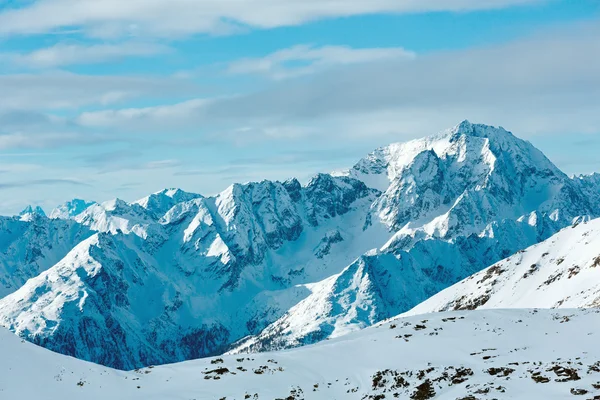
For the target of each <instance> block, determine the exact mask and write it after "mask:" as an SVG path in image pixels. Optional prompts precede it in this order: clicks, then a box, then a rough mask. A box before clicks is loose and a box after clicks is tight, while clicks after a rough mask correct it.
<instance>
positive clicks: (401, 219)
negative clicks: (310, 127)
mask: <svg viewBox="0 0 600 400" xmlns="http://www.w3.org/2000/svg"><path fill="white" fill-rule="evenodd" d="M597 184H600V182H597V181H596V180H595V179H592V178H591V177H585V178H582V177H574V178H570V177H568V176H566V175H565V174H564V173H562V172H561V171H560V170H558V169H557V168H556V167H555V166H554V165H553V164H552V163H551V162H550V161H549V160H548V159H547V158H546V157H545V156H544V155H543V154H542V153H541V152H539V151H538V150H537V149H535V148H534V147H533V146H532V145H531V144H530V143H528V142H526V141H523V140H520V139H518V138H516V137H515V136H514V135H512V134H511V133H509V132H507V131H506V130H504V129H502V128H494V127H489V126H485V125H476V124H471V123H469V122H466V121H465V122H462V123H461V124H459V125H457V126H456V127H454V128H452V129H449V130H447V131H445V132H442V133H441V134H437V135H434V136H432V137H429V138H425V139H420V140H415V141H411V142H408V143H404V144H393V145H390V146H387V147H385V148H382V149H379V150H376V151H375V152H373V153H371V154H370V155H368V156H367V157H366V158H364V159H363V160H360V161H359V162H358V163H357V164H356V165H355V166H354V167H353V168H351V169H349V170H347V171H345V172H344V173H342V174H318V175H316V176H315V177H314V178H313V179H311V180H310V181H309V182H308V183H307V184H305V185H301V184H300V182H298V181H297V180H295V179H290V180H288V181H285V182H271V181H262V182H254V183H248V184H234V185H232V186H230V187H229V188H228V189H226V190H225V191H223V192H222V193H220V194H218V195H216V196H211V197H204V196H201V195H197V194H191V193H186V192H183V191H181V190H176V189H168V190H165V191H162V192H158V193H155V194H153V195H150V196H149V197H146V198H144V199H141V200H138V201H136V202H133V203H128V202H125V201H123V200H118V199H116V200H112V201H109V202H104V203H101V204H93V205H91V206H89V207H87V208H86V209H85V210H84V211H83V212H81V213H79V214H77V215H75V216H71V217H70V218H69V219H68V220H67V222H69V223H72V224H74V226H78V227H79V229H81V232H90V234H89V235H87V236H86V235H84V236H85V237H82V238H81V240H80V241H79V242H77V243H75V244H73V246H72V247H71V250H70V251H69V252H67V253H65V254H64V256H63V257H64V258H63V259H62V260H60V259H59V260H56V262H55V264H54V265H48V266H46V265H44V266H43V267H41V266H40V268H38V269H37V270H36V272H37V274H39V275H38V276H35V275H31V274H30V273H29V272H27V274H25V275H27V276H28V278H32V279H30V280H29V281H28V282H27V283H25V284H24V285H23V286H22V287H20V289H19V290H16V291H15V292H14V293H12V294H10V295H8V296H6V297H4V298H3V299H1V300H0V323H1V324H2V325H3V326H5V327H8V328H9V329H11V330H12V331H14V332H17V333H18V334H19V335H21V336H22V337H24V338H27V339H28V340H30V341H33V342H35V343H38V344H41V345H43V346H45V347H47V348H49V349H52V350H55V351H57V352H61V353H64V354H68V355H72V356H75V357H78V358H82V359H85V360H89V361H94V362H98V363H102V364H105V365H108V366H112V367H115V368H120V369H130V368H137V367H142V366H145V365H149V364H164V363H172V362H177V361H182V360H188V359H192V358H198V357H205V356H211V355H214V354H219V353H222V352H224V351H228V350H229V351H247V350H252V351H257V350H260V351H264V350H270V349H279V348H289V347H295V346H299V345H302V344H309V343H314V342H317V341H320V340H324V339H328V338H333V337H336V336H341V335H343V334H346V333H349V332H351V331H354V330H357V329H361V328H364V327H367V326H370V325H373V324H376V323H378V322H379V321H381V320H383V319H387V318H390V317H393V316H395V315H397V314H400V313H402V312H405V311H408V310H409V309H411V308H412V307H414V306H416V305H417V304H418V303H420V302H422V301H424V300H426V299H427V298H428V297H430V296H432V295H434V294H436V293H438V292H439V291H441V290H443V289H445V288H447V287H449V286H451V285H453V284H455V283H456V282H458V281H460V280H462V279H464V278H465V277H467V276H469V275H472V274H473V273H476V272H478V271H480V270H482V269H483V268H485V267H487V266H489V265H491V264H493V263H495V262H497V261H499V260H502V259H504V258H506V257H508V256H510V255H511V254H513V253H515V252H516V251H519V250H521V249H524V248H526V247H529V246H531V245H533V244H535V243H538V242H540V241H543V240H545V239H547V238H549V237H550V236H552V235H553V234H554V233H556V232H557V231H558V230H560V229H562V228H564V227H565V226H569V225H571V224H573V222H574V221H585V220H586V219H589V218H591V217H596V216H600V209H598V207H597V205H598V203H597V202H596V201H595V199H596V198H598V197H599V196H598V195H597V194H598V193H600V185H597ZM594 193H596V194H594ZM48 221H59V220H49V219H47V218H46V219H40V224H48V223H49V222H48ZM63 222H64V221H63ZM15 255H16V256H17V259H16V260H15V261H13V262H15V265H18V261H19V260H18V255H17V254H15ZM4 279H7V278H4ZM23 283H24V282H23ZM23 283H21V284H23ZM15 289H16V287H15ZM15 289H13V291H14V290H15ZM141 299H143V301H142V300H141Z"/></svg>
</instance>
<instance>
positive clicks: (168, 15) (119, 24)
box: [0, 0, 545, 37]
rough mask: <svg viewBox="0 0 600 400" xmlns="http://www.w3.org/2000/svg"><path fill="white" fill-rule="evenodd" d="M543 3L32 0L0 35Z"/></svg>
mask: <svg viewBox="0 0 600 400" xmlns="http://www.w3.org/2000/svg"><path fill="white" fill-rule="evenodd" d="M544 1H545V0H485V1H484V0H352V1H340V0H127V1H122V0H102V1H98V0H37V1H33V2H26V3H17V4H18V8H13V9H5V11H4V12H1V13H0V35H15V34H38V33H48V32H57V31H62V30H73V29H82V30H84V31H85V32H86V33H87V34H88V35H92V36H101V37H110V36H140V35H143V36H169V37H170V36H182V35H189V34H194V33H211V34H220V33H228V32H232V31H236V30H239V29H243V28H245V27H254V28H274V27H281V26H290V25H298V24H302V23H305V22H309V21H314V20H318V19H324V18H334V17H347V16H353V15H361V14H375V13H414V12H427V11H469V10H482V9H494V8H503V7H509V6H518V5H525V4H536V3H542V2H544Z"/></svg>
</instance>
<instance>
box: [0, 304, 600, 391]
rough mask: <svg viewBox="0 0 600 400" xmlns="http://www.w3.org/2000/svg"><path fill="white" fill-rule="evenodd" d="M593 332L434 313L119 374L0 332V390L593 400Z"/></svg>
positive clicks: (586, 313)
mask: <svg viewBox="0 0 600 400" xmlns="http://www.w3.org/2000/svg"><path fill="white" fill-rule="evenodd" d="M599 330H600V314H599V313H598V310H555V311H550V310H539V311H536V310H487V311H462V312H452V313H438V314H431V315H425V316H416V317H412V318H401V319H395V320H393V321H390V322H387V323H385V324H382V325H380V326H377V327H372V328H369V329H365V330H363V331H361V332H357V333H355V334H351V335H348V336H345V337H343V338H341V339H334V340H330V341H327V342H324V343H321V344H318V345H314V346H308V347H304V348H301V349H295V350H292V351H284V352H276V353H263V354H256V355H251V356H250V357H248V356H241V355H238V356H224V357H218V358H217V357H214V358H211V359H205V360H197V361H190V362H185V363H179V364H173V365H165V366H160V367H153V368H144V369H141V370H136V371H131V372H122V371H116V370H113V369H110V368H106V367H101V366H98V365H95V364H90V363H86V362H83V361H80V360H76V359H73V358H69V357H65V356H62V355H59V354H56V353H52V352H49V351H47V350H45V349H41V348H38V347H36V346H34V345H32V344H29V343H27V342H24V341H20V340H19V339H18V338H17V337H16V336H14V335H12V334H10V333H8V332H6V331H0V353H1V354H2V357H1V358H0V395H1V397H2V398H7V399H12V398H18V399H22V400H30V399H31V400H32V399H39V398H53V399H54V398H56V399H63V400H71V399H82V398H85V399H90V400H94V399H116V400H120V399H128V400H129V399H144V400H148V399H157V400H158V399H161V400H162V399H203V400H204V399H207V400H208V399H227V400H241V399H265V400H266V399H269V400H271V399H296V400H299V399H306V400H332V399H357V400H358V399H393V398H406V399H409V398H410V399H434V398H435V399H451V400H455V399H487V398H490V399H491V398H495V399H570V398H574V395H575V398H578V397H579V398H583V399H593V398H598V396H600V363H599V362H598V360H599V359H600V350H599V349H600V348H599V347H598V346H597V342H598V337H597V335H598V331H599ZM534 332H535V333H534ZM469 396H470V397H469Z"/></svg>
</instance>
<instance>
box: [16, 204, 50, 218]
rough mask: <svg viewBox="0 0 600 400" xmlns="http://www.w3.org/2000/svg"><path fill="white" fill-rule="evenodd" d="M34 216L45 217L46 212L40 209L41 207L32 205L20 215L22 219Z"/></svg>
mask: <svg viewBox="0 0 600 400" xmlns="http://www.w3.org/2000/svg"><path fill="white" fill-rule="evenodd" d="M32 215H39V216H42V217H45V216H46V213H45V212H44V210H43V209H42V207H40V206H35V207H33V206H31V205H29V206H27V207H25V209H24V210H23V211H21V212H20V213H19V216H20V217H26V216H32Z"/></svg>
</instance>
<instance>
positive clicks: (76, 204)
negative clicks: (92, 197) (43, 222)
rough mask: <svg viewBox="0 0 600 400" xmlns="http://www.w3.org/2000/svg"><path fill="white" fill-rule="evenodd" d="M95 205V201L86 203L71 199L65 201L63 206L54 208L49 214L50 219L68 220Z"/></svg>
mask: <svg viewBox="0 0 600 400" xmlns="http://www.w3.org/2000/svg"><path fill="white" fill-rule="evenodd" d="M94 204H97V203H96V202H95V201H86V200H82V199H73V200H70V201H67V202H66V203H64V204H61V205H60V206H58V207H56V208H55V209H54V210H52V212H50V218H52V219H69V218H72V217H75V216H77V215H79V214H81V213H82V212H84V211H85V210H86V209H87V208H89V207H91V206H93V205H94Z"/></svg>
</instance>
